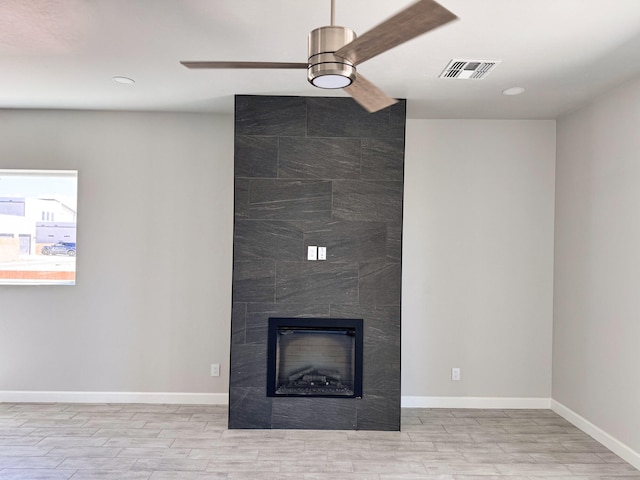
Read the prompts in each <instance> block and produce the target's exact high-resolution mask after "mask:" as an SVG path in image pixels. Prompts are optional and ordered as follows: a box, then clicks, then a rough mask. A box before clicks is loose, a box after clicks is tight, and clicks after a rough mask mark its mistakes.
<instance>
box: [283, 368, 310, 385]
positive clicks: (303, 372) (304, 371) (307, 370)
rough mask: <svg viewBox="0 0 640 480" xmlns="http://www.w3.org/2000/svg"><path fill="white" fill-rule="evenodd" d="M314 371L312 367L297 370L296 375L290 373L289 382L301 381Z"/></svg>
mask: <svg viewBox="0 0 640 480" xmlns="http://www.w3.org/2000/svg"><path fill="white" fill-rule="evenodd" d="M314 370H315V369H314V368H313V367H307V368H303V369H302V370H299V371H297V372H296V373H292V374H291V375H289V381H290V382H295V381H296V380H299V379H301V378H302V377H304V376H305V375H307V374H309V373H311V372H313V371H314Z"/></svg>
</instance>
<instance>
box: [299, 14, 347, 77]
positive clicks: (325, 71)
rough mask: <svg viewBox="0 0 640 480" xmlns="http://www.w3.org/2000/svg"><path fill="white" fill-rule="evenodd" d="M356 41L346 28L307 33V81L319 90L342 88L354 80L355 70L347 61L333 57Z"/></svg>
mask: <svg viewBox="0 0 640 480" xmlns="http://www.w3.org/2000/svg"><path fill="white" fill-rule="evenodd" d="M355 39H356V34H355V32H354V31H353V30H351V29H350V28H346V27H336V26H328V27H320V28H316V29H315V30H312V31H311V33H309V69H308V70H307V80H309V82H311V84H312V85H314V86H316V87H320V88H344V87H348V86H349V85H351V83H352V82H353V81H354V80H355V79H356V68H355V66H354V65H353V63H351V62H350V61H349V60H347V59H345V58H341V57H337V56H336V55H334V52H336V51H338V50H340V48H342V47H343V46H345V45H346V44H347V43H350V42H352V41H354V40H355Z"/></svg>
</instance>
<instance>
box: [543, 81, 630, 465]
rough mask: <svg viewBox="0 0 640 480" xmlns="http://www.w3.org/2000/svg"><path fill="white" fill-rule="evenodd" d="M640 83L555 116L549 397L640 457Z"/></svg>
mask: <svg viewBox="0 0 640 480" xmlns="http://www.w3.org/2000/svg"><path fill="white" fill-rule="evenodd" d="M638 125H640V81H638V80H636V81H635V82H632V83H630V84H627V85H625V86H623V87H621V88H619V89H617V90H615V91H613V92H611V93H610V94H608V95H607V96H605V97H603V98H601V99H599V100H598V101H596V102H594V103H593V104H591V105H589V106H587V107H585V108H583V109H581V110H579V111H577V112H575V113H572V114H570V115H567V116H566V117H564V118H561V119H560V120H559V121H558V168H557V172H556V175H557V192H556V200H557V206H556V245H555V290H554V332H553V333H554V345H553V347H554V354H553V398H554V399H555V400H557V401H558V402H560V403H561V404H563V405H564V406H566V407H568V408H569V409H571V410H572V411H573V412H575V413H576V414H578V415H580V416H582V417H584V418H585V419H586V420H588V421H589V422H591V423H592V424H594V425H595V426H596V427H598V428H600V429H602V430H604V431H605V432H607V433H608V434H609V435H612V436H613V437H615V438H616V439H618V440H619V441H620V442H622V443H623V444H626V445H627V446H628V447H630V448H631V449H633V450H635V460H636V465H638V459H639V458H640V454H639V453H638V452H640V414H639V412H638V408H639V406H640V380H639V379H640V375H639V374H638V366H639V365H640V319H639V318H638V312H639V309H638V285H640V273H639V272H640V256H639V255H638V245H640V216H639V213H638V212H639V210H638V207H639V206H640V162H639V161H638V152H640V135H639V134H638Z"/></svg>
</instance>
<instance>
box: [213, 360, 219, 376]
mask: <svg viewBox="0 0 640 480" xmlns="http://www.w3.org/2000/svg"><path fill="white" fill-rule="evenodd" d="M211 376H212V377H219V376H220V364H219V363H212V364H211Z"/></svg>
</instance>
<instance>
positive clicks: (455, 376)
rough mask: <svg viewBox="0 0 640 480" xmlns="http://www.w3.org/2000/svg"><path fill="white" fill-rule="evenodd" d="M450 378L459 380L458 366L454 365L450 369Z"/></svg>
mask: <svg viewBox="0 0 640 480" xmlns="http://www.w3.org/2000/svg"><path fill="white" fill-rule="evenodd" d="M451 380H454V381H456V382H457V381H458V380H460V369H459V368H457V367H454V368H452V369H451Z"/></svg>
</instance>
